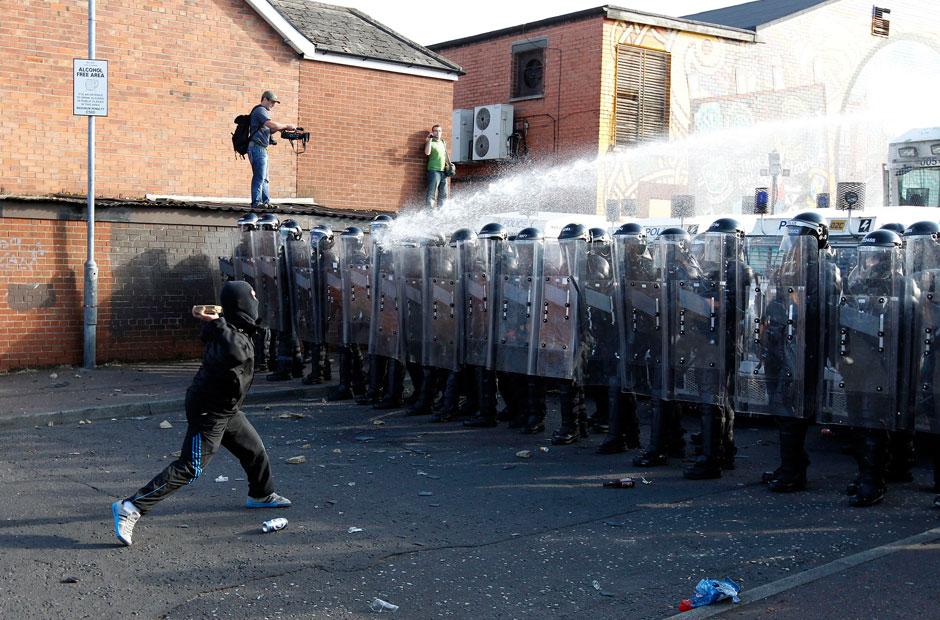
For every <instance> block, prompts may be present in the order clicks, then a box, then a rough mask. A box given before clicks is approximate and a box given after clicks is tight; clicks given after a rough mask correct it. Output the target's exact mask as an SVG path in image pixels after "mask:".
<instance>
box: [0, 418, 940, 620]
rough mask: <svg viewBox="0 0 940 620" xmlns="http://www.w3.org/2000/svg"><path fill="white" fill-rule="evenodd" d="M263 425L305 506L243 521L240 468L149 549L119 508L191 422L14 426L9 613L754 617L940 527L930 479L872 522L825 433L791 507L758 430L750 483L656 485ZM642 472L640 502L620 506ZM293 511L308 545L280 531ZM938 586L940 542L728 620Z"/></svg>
mask: <svg viewBox="0 0 940 620" xmlns="http://www.w3.org/2000/svg"><path fill="white" fill-rule="evenodd" d="M247 411H248V413H249V414H250V415H251V419H252V420H253V422H254V423H255V424H256V426H257V428H258V430H259V431H260V433H261V435H262V437H264V438H265V443H266V445H267V446H268V450H269V452H270V454H271V456H272V459H273V461H274V473H275V477H276V480H277V486H278V491H279V492H281V493H282V494H284V495H286V496H288V497H290V498H291V499H292V500H293V501H294V506H293V507H291V508H290V509H287V510H280V511H248V510H246V509H244V508H243V507H242V506H243V502H244V499H245V493H246V487H245V483H244V482H243V481H240V480H239V478H243V477H244V476H243V473H242V472H241V469H240V467H239V465H238V463H237V462H236V461H235V460H234V459H233V458H232V457H231V456H229V455H228V454H227V453H222V454H220V455H219V456H218V457H217V458H216V459H215V460H214V461H213V462H212V463H211V464H210V465H209V466H208V468H207V470H206V471H205V473H204V476H203V478H201V479H199V480H198V481H197V482H196V483H194V484H193V485H192V486H191V487H187V488H184V489H182V490H180V491H179V492H178V493H177V494H176V495H174V496H172V497H171V498H169V499H168V500H167V501H165V502H164V503H163V504H162V505H160V506H158V507H157V508H156V509H155V510H154V511H153V512H152V513H151V514H149V515H148V516H147V517H145V518H144V519H142V520H141V521H140V522H139V524H138V526H137V529H136V531H135V533H134V546H133V547H130V548H125V547H122V546H120V545H119V544H117V542H116V540H115V538H114V535H113V529H112V522H111V515H110V503H111V502H112V501H113V500H114V499H116V498H118V497H123V496H126V495H128V494H129V493H130V492H131V491H133V490H134V489H135V488H137V487H139V486H141V485H142V484H144V483H145V482H146V481H147V480H149V479H150V477H152V476H153V475H154V474H156V473H157V472H158V471H159V470H160V469H161V468H162V467H163V466H164V465H165V464H166V463H167V462H168V459H172V458H173V453H174V452H176V451H177V450H179V444H180V442H181V440H182V436H183V432H184V426H185V422H184V420H183V419H182V415H181V414H180V415H177V416H175V417H173V416H169V417H166V419H168V420H169V421H170V422H171V423H172V424H173V428H172V429H166V430H164V429H160V428H159V423H160V422H161V420H162V419H164V418H163V417H149V418H146V419H137V420H133V419H121V420H113V421H112V420H98V421H94V422H93V423H91V424H77V423H70V424H67V425H62V426H53V427H46V426H41V427H39V428H28V429H21V430H7V431H3V441H2V443H0V505H2V511H0V576H2V579H0V617H2V618H58V617H62V618H103V617H122V618H128V617H144V618H150V617H160V618H215V617H218V618H330V619H333V618H361V617H369V616H372V615H374V614H373V613H372V612H370V610H369V606H370V603H371V602H372V601H373V599H374V598H376V597H378V598H381V599H383V600H386V601H389V602H391V603H393V604H395V605H398V606H399V607H400V609H399V611H398V612H397V616H399V617H404V618H446V617H453V618H592V620H593V619H601V618H661V617H666V616H670V615H672V614H674V613H676V606H677V604H678V602H679V601H680V600H681V599H683V598H687V597H689V596H690V595H691V594H692V591H693V589H694V587H695V584H696V583H697V582H698V580H699V579H702V578H706V577H713V578H718V577H730V578H732V579H733V580H735V581H736V582H737V583H738V584H740V585H741V586H742V587H743V592H742V598H744V600H745V603H747V594H748V591H749V590H753V589H755V588H757V587H759V586H763V585H765V584H769V583H773V582H777V581H778V580H781V579H785V578H787V577H790V576H793V575H797V574H800V573H802V572H803V571H807V570H809V569H813V568H815V567H819V566H824V565H826V564H827V563H830V562H832V561H834V560H838V559H840V558H844V557H847V556H852V555H853V554H858V553H861V552H864V551H866V550H868V549H872V548H875V547H879V546H882V545H886V544H889V543H892V542H894V541H897V540H899V539H904V538H906V537H909V536H913V535H915V534H919V533H921V532H924V531H925V530H929V529H931V528H934V527H936V526H937V524H938V523H937V522H938V519H937V514H936V512H935V511H934V510H932V509H931V508H930V504H931V503H932V499H933V496H932V495H929V494H926V493H923V492H922V491H920V490H918V487H917V484H918V483H920V484H925V483H926V482H927V480H928V478H929V473H928V471H927V469H926V467H924V466H920V467H919V468H918V470H917V472H916V475H917V478H918V480H917V481H915V483H911V484H907V485H900V486H895V487H892V488H891V491H890V494H889V498H888V500H887V502H886V503H885V504H884V505H883V506H880V507H877V508H873V509H867V510H859V509H851V508H849V507H848V506H847V502H846V499H845V496H844V495H842V494H841V493H842V489H843V488H844V486H845V483H846V482H847V481H848V480H849V479H850V478H851V476H852V473H853V469H854V463H853V462H852V461H851V459H850V458H849V457H847V456H844V455H843V454H841V453H840V451H839V449H838V444H837V443H836V441H835V440H833V439H825V438H822V437H820V436H818V435H816V434H815V433H814V435H813V440H812V442H811V446H810V447H811V453H812V454H811V455H812V459H813V465H812V467H811V470H810V475H811V488H810V490H809V491H807V492H806V493H802V494H798V495H774V494H771V493H768V492H767V491H766V490H765V489H764V488H763V487H762V486H761V485H760V483H759V482H758V480H759V478H760V472H761V471H762V470H763V469H766V468H769V467H772V466H773V465H775V464H776V451H777V444H776V433H775V432H774V431H773V429H772V428H769V427H764V428H742V429H739V431H738V435H737V438H738V445H739V448H740V453H739V456H740V459H739V461H738V463H739V467H738V469H737V470H735V471H733V472H729V473H727V474H726V475H725V477H724V478H722V479H721V480H716V481H705V482H691V481H686V480H684V479H682V477H681V473H680V469H679V464H678V463H675V464H673V465H670V466H668V467H665V468H656V469H650V470H646V471H640V470H637V469H636V468H633V467H632V466H631V465H630V458H631V457H632V453H627V454H624V455H617V456H598V455H595V454H594V451H593V448H594V447H595V446H596V444H597V443H598V442H599V441H600V438H599V437H597V436H594V437H592V438H591V439H590V440H588V441H586V442H582V443H581V444H579V445H576V446H569V447H554V446H550V445H549V433H546V434H545V436H543V437H534V438H533V437H530V436H523V435H519V434H517V433H515V432H511V431H509V430H508V429H506V428H503V427H500V428H497V429H489V430H480V431H468V430H464V429H463V428H462V427H460V426H459V425H457V424H444V425H437V424H432V423H429V422H427V418H407V417H403V416H402V414H401V412H391V413H388V412H382V414H381V415H380V414H379V412H375V411H373V410H371V409H368V408H364V407H357V406H355V405H341V404H325V403H322V402H321V401H313V400H307V401H299V402H298V401H293V402H284V403H275V404H273V405H270V406H260V405H259V406H253V407H249V408H248V409H247ZM289 413H295V414H302V415H303V416H304V417H302V418H294V419H290V418H286V417H284V418H282V417H280V416H281V415H283V414H289ZM556 422H557V414H552V416H550V422H549V428H550V429H551V428H552V427H554V425H555V423H556ZM686 426H687V427H691V426H692V421H691V420H686ZM646 430H647V428H646V427H645V426H644V434H645V432H646ZM542 447H548V451H547V452H544V451H542V450H540V448H542ZM520 450H529V451H531V458H528V459H523V458H519V457H517V456H516V453H517V452H518V451H520ZM299 455H303V456H305V457H306V463H304V464H300V465H291V464H287V463H286V459H288V458H289V457H294V456H299ZM220 475H222V476H227V477H228V478H229V481H228V482H216V481H215V479H216V478H217V477H218V476H220ZM623 475H629V476H633V477H635V478H637V479H638V480H639V483H638V484H637V486H636V488H634V489H616V490H614V489H605V488H602V487H601V483H602V482H603V481H604V480H606V479H609V478H612V477H619V476H623ZM644 479H645V481H646V482H645V483H644V482H643V480H644ZM275 516H284V517H287V518H288V520H289V525H288V526H287V528H286V529H284V530H282V531H280V532H275V533H270V534H262V533H261V532H260V525H261V522H262V521H263V520H264V519H266V518H271V517H275ZM351 527H356V528H361V529H362V531H359V532H354V533H350V532H349V528H351ZM879 567H884V568H885V569H886V570H888V572H885V570H878V568H879ZM920 567H924V568H923V570H922V569H921V568H920ZM938 568H940V554H938V552H937V545H936V544H934V545H923V546H922V548H916V549H904V550H900V551H899V552H897V553H894V554H892V555H890V556H884V557H882V558H881V559H877V560H873V561H872V562H868V563H863V564H860V565H859V566H857V567H854V568H847V569H846V570H844V571H839V572H837V573H835V574H833V575H831V576H829V577H825V578H821V579H818V580H814V581H811V582H810V583H808V584H805V585H801V586H800V587H798V588H795V589H791V590H787V591H785V592H782V593H780V594H778V595H776V596H771V597H768V598H765V599H763V600H760V601H756V602H752V603H750V604H742V605H741V606H737V607H735V608H733V609H730V608H729V609H728V610H727V612H728V614H729V615H731V616H732V617H748V618H756V617H768V616H769V617H779V618H800V619H801V620H802V619H805V618H812V617H830V618H831V617H840V618H841V617H859V618H862V617H865V618H872V617H878V618H891V617H915V615H916V614H920V615H922V616H923V617H936V612H935V607H936V603H937V598H938V597H937V593H938V589H937V588H936V585H935V575H936V570H937V569H938ZM925 571H926V572H925ZM595 584H596V585H595ZM905 584H913V585H905ZM919 592H922V593H924V594H923V596H918V593H919ZM853 593H854V594H853ZM827 605H828V607H827ZM707 609H714V608H707ZM835 609H842V610H843V611H846V610H848V611H846V613H843V614H840V613H838V612H836V611H834V610H835ZM692 613H693V614H694V613H696V612H692Z"/></svg>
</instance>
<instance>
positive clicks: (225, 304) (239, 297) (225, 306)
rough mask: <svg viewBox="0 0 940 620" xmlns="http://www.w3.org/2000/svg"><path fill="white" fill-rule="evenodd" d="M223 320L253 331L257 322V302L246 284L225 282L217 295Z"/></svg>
mask: <svg viewBox="0 0 940 620" xmlns="http://www.w3.org/2000/svg"><path fill="white" fill-rule="evenodd" d="M219 299H220V300H221V303H222V314H223V316H225V320H226V321H228V322H229V323H231V324H232V325H234V326H235V327H238V328H239V329H243V330H246V331H254V330H255V328H256V327H257V322H258V300H257V299H256V298H255V296H254V294H253V291H252V290H251V285H250V284H248V283H247V282H241V281H234V282H226V283H225V285H224V286H223V287H222V293H221V294H220V295H219Z"/></svg>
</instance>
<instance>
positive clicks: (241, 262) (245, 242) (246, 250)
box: [219, 227, 258, 295]
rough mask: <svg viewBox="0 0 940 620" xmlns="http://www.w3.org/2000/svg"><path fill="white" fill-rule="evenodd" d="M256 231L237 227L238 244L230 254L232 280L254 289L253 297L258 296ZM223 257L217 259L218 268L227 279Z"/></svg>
mask: <svg viewBox="0 0 940 620" xmlns="http://www.w3.org/2000/svg"><path fill="white" fill-rule="evenodd" d="M257 234H258V231H257V230H254V229H250V228H241V227H239V231H238V243H237V244H236V245H235V251H234V252H233V253H232V260H231V277H230V279H232V280H242V281H244V282H247V283H248V284H250V285H251V288H253V289H255V295H257V294H258V262H257V260H256V259H255V257H256V256H257V255H258V253H257V249H256V245H257V243H256V235H257ZM223 260H224V257H220V258H219V267H220V268H221V269H222V274H223V275H225V276H226V277H229V270H228V269H227V267H223V266H222V261H223Z"/></svg>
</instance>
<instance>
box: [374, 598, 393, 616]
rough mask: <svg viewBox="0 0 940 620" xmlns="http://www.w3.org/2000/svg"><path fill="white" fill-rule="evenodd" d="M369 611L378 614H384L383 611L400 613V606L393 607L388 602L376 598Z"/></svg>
mask: <svg viewBox="0 0 940 620" xmlns="http://www.w3.org/2000/svg"><path fill="white" fill-rule="evenodd" d="M369 609H371V610H372V611H376V612H378V613H382V612H383V611H398V605H393V604H392V603H389V602H388V601H383V600H382V599H380V598H376V599H374V600H373V601H372V604H371V605H369Z"/></svg>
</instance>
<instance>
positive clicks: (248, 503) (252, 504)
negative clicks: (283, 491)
mask: <svg viewBox="0 0 940 620" xmlns="http://www.w3.org/2000/svg"><path fill="white" fill-rule="evenodd" d="M289 506H290V500H289V499H287V498H286V497H284V496H282V495H278V494H277V493H271V494H270V495H268V496H267V497H249V498H248V499H246V500H245V508H287V507H289Z"/></svg>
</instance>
